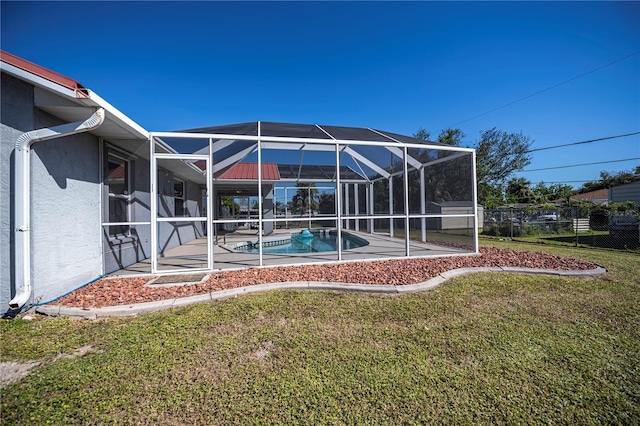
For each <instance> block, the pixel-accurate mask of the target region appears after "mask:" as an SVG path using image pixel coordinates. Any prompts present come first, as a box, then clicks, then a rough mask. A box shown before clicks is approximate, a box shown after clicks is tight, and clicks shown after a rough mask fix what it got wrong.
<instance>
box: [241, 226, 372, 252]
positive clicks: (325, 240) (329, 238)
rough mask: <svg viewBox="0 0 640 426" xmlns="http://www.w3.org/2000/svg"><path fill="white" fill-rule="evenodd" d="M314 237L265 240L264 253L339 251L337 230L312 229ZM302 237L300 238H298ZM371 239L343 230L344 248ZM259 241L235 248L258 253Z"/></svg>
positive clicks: (299, 235) (303, 236)
mask: <svg viewBox="0 0 640 426" xmlns="http://www.w3.org/2000/svg"><path fill="white" fill-rule="evenodd" d="M311 233H312V234H313V237H312V238H311V237H305V235H301V234H302V233H300V234H298V233H296V234H291V237H289V238H283V239H280V240H270V241H263V243H262V244H263V247H262V253H264V254H304V253H320V252H328V251H337V246H336V241H337V238H336V237H337V235H336V234H337V232H336V231H334V230H323V229H321V230H317V231H316V230H312V231H311ZM298 237H300V238H298ZM367 244H369V241H367V240H365V239H364V238H360V237H358V236H356V235H353V234H350V233H348V232H345V231H342V250H349V249H354V248H357V247H363V246H366V245H367ZM258 247H259V245H258V242H246V243H241V244H239V245H237V246H235V247H234V250H236V251H240V252H243V253H258V252H259V249H258Z"/></svg>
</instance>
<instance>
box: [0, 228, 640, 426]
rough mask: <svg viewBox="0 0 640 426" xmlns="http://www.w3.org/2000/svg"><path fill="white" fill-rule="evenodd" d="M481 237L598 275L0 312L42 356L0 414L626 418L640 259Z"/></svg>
mask: <svg viewBox="0 0 640 426" xmlns="http://www.w3.org/2000/svg"><path fill="white" fill-rule="evenodd" d="M481 243H482V244H487V245H494V246H499V247H512V248H516V249H525V250H544V251H547V252H549V253H553V254H560V255H565V256H572V257H579V258H584V259H587V260H591V261H594V262H597V263H599V264H601V265H604V266H605V267H607V269H608V270H609V273H608V274H607V275H605V276H603V277H600V278H597V279H570V278H558V277H547V276H529V275H511V274H475V275H467V276H464V277H460V278H457V279H455V280H451V281H449V282H447V283H446V284H444V285H443V286H441V287H439V288H437V289H435V290H432V291H428V292H424V293H420V294H414V295H403V296H381V295H364V294H354V293H338V292H302V291H274V292H270V293H261V294H253V295H247V296H242V297H238V298H235V299H229V300H224V301H217V302H213V303H209V304H202V305H196V306H191V307H185V308H180V309H173V310H169V311H163V312H159V313H153V314H148V315H144V316H141V317H137V318H127V319H108V320H100V321H86V320H71V319H66V318H46V317H37V318H36V319H35V320H33V321H26V320H24V319H21V318H16V319H14V320H11V321H9V320H7V321H2V322H0V331H1V332H2V352H1V358H2V361H22V362H25V361H30V360H32V361H38V362H40V365H39V366H38V367H36V368H34V369H33V370H32V374H31V375H29V376H27V377H26V378H24V379H23V380H22V381H20V382H18V383H16V384H14V385H12V386H10V387H8V388H6V389H3V390H2V391H1V392H2V394H1V395H2V401H1V402H2V413H1V416H0V418H1V419H2V424H3V425H4V424H7V425H9V424H48V423H52V424H107V423H109V424H111V423H113V424H256V423H264V424H274V423H283V424H296V423H297V424H327V423H330V424H374V423H375V424H401V423H421V424H442V423H446V424H474V425H476V424H593V425H600V424H638V423H639V422H640V278H639V277H640V256H638V254H635V253H625V252H613V251H605V250H591V249H589V250H586V249H572V248H568V247H547V246H540V245H532V244H526V243H516V242H512V243H505V242H500V241H493V240H485V239H482V240H481ZM79 348H84V349H85V351H86V354H85V355H83V356H76V357H71V356H69V357H65V356H60V355H61V354H68V355H71V354H73V353H74V351H76V350H77V349H79Z"/></svg>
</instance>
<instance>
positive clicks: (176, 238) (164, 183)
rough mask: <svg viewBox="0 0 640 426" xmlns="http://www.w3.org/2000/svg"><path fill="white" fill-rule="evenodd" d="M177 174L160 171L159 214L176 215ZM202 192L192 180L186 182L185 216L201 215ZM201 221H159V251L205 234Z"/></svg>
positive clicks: (160, 215)
mask: <svg viewBox="0 0 640 426" xmlns="http://www.w3.org/2000/svg"><path fill="white" fill-rule="evenodd" d="M175 179H176V176H174V175H173V173H171V172H168V171H164V172H163V173H158V216H159V217H172V216H174V213H173V212H174V209H175V203H174V198H173V184H174V181H175ZM201 198H202V192H201V190H200V187H199V186H198V185H196V184H194V183H192V182H185V202H184V209H185V216H193V217H195V216H200V215H201V208H200V205H201V204H202V202H201ZM205 226H206V225H205V224H203V223H200V222H182V223H180V222H175V223H168V222H159V223H158V253H162V252H163V251H165V250H169V249H171V248H173V247H176V246H179V245H181V244H185V243H187V242H189V241H192V240H193V239H195V238H200V237H202V236H204V232H203V229H204V228H203V227H205Z"/></svg>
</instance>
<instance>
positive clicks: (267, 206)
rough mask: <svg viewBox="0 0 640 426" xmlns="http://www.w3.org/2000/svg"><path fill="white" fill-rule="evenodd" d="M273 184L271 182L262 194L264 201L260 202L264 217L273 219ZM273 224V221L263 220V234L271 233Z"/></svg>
mask: <svg viewBox="0 0 640 426" xmlns="http://www.w3.org/2000/svg"><path fill="white" fill-rule="evenodd" d="M273 187H274V185H273V184H271V187H270V188H269V192H267V194H266V195H265V196H264V201H263V202H262V210H263V211H264V219H273V218H274V214H273V207H274V206H273V193H274V190H273ZM273 225H274V222H264V223H263V226H264V235H269V234H271V233H273Z"/></svg>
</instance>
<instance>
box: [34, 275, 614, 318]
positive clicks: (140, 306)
mask: <svg viewBox="0 0 640 426" xmlns="http://www.w3.org/2000/svg"><path fill="white" fill-rule="evenodd" d="M478 272H507V273H519V274H539V275H553V276H563V277H595V276H598V275H602V274H604V273H606V272H607V270H606V269H605V268H604V267H602V266H598V267H597V268H595V269H587V270H568V271H559V270H553V269H534V268H515V267H507V266H505V267H478V268H459V269H452V270H450V271H446V272H443V273H442V274H440V275H438V276H437V277H434V278H431V279H430V280H428V281H424V282H421V283H417V284H407V285H391V284H386V285H385V284H353V283H333V282H322V281H300V282H282V283H269V284H258V285H252V286H247V287H239V288H231V289H228V290H221V291H214V292H212V293H207V294H200V295H196V296H188V297H181V298H174V299H166V300H160V301H156V302H145V303H136V304H129V305H118V306H108V307H105V308H90V309H82V308H73V307H67V306H56V305H42V306H38V307H36V312H37V313H40V314H44V315H51V316H59V315H64V316H71V317H79V318H86V319H97V318H104V317H113V316H129V315H138V314H143V313H147V312H155V311H160V310H163V309H168V308H175V307H178V306H186V305H192V304H195V303H203V302H210V301H212V300H220V299H227V298H230V297H237V296H240V295H243V294H250V293H257V292H262V291H270V290H284V289H288V290H337V291H354V292H363V293H382V294H394V293H395V294H408V293H417V292H420V291H425V290H430V289H432V288H434V287H437V286H439V285H440V284H442V283H444V282H445V281H447V280H449V279H451V278H454V277H459V276H462V275H467V274H474V273H478Z"/></svg>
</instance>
